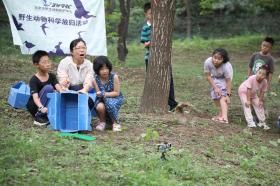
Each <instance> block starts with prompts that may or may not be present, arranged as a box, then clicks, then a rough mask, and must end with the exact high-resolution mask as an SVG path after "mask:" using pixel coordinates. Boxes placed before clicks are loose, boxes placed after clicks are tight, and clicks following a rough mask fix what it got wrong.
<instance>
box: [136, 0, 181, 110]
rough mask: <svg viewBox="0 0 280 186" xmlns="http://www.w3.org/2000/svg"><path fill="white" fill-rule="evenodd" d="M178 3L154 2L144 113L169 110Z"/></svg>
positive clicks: (155, 0) (167, 1)
mask: <svg viewBox="0 0 280 186" xmlns="http://www.w3.org/2000/svg"><path fill="white" fill-rule="evenodd" d="M175 1H176V0H153V1H152V20H153V22H152V35H151V46H150V58H149V65H148V69H147V74H146V79H145V86H144V92H143V97H142V99H141V106H140V112H142V113H151V112H160V113H162V112H166V111H167V110H168V107H167V104H168V96H169V89H170V69H171V49H172V31H173V21H174V16H175V3H176V2H175Z"/></svg>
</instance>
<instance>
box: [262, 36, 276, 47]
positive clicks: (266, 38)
mask: <svg viewBox="0 0 280 186" xmlns="http://www.w3.org/2000/svg"><path fill="white" fill-rule="evenodd" d="M263 41H266V42H268V43H270V44H271V46H273V45H274V39H273V38H272V37H265V38H264V39H263Z"/></svg>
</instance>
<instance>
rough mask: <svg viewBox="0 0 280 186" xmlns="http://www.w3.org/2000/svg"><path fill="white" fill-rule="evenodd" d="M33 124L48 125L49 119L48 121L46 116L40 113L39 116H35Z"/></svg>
mask: <svg viewBox="0 0 280 186" xmlns="http://www.w3.org/2000/svg"><path fill="white" fill-rule="evenodd" d="M33 124H34V125H37V126H44V125H48V124H49V119H48V116H47V114H43V113H41V114H40V115H39V114H38V115H36V116H35V120H34V123H33Z"/></svg>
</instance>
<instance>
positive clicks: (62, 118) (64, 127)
mask: <svg viewBox="0 0 280 186" xmlns="http://www.w3.org/2000/svg"><path fill="white" fill-rule="evenodd" d="M90 96H91V97H92V98H93V99H94V100H95V97H96V96H95V94H91V95H90ZM48 98H49V103H48V118H49V121H50V125H51V128H52V129H53V130H60V131H63V132H74V131H85V130H87V131H91V130H92V127H91V118H92V113H91V111H90V109H89V107H88V99H89V95H88V94H81V93H77V92H75V91H67V92H63V93H49V94H48Z"/></svg>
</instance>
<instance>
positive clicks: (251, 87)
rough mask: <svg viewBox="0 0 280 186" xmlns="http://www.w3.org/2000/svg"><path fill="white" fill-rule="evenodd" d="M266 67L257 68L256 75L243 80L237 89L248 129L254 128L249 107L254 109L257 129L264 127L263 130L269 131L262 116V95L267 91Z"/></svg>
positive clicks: (254, 124)
mask: <svg viewBox="0 0 280 186" xmlns="http://www.w3.org/2000/svg"><path fill="white" fill-rule="evenodd" d="M267 71H268V69H267V66H266V65H263V66H262V67H260V68H259V70H258V71H257V73H256V75H252V76H250V77H249V78H248V79H247V80H245V81H244V82H243V83H242V84H241V85H240V87H239V89H238V94H239V97H240V100H241V103H242V106H243V110H244V115H245V119H246V121H247V125H248V127H250V128H252V127H256V123H255V122H254V120H253V116H252V111H251V105H252V107H253V108H254V110H255V112H256V115H257V117H258V119H259V123H258V124H257V125H258V126H259V127H264V130H268V129H270V128H269V126H267V125H266V123H265V114H264V107H263V102H264V93H265V92H266V91H267V86H268V83H267V79H266V77H267Z"/></svg>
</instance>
